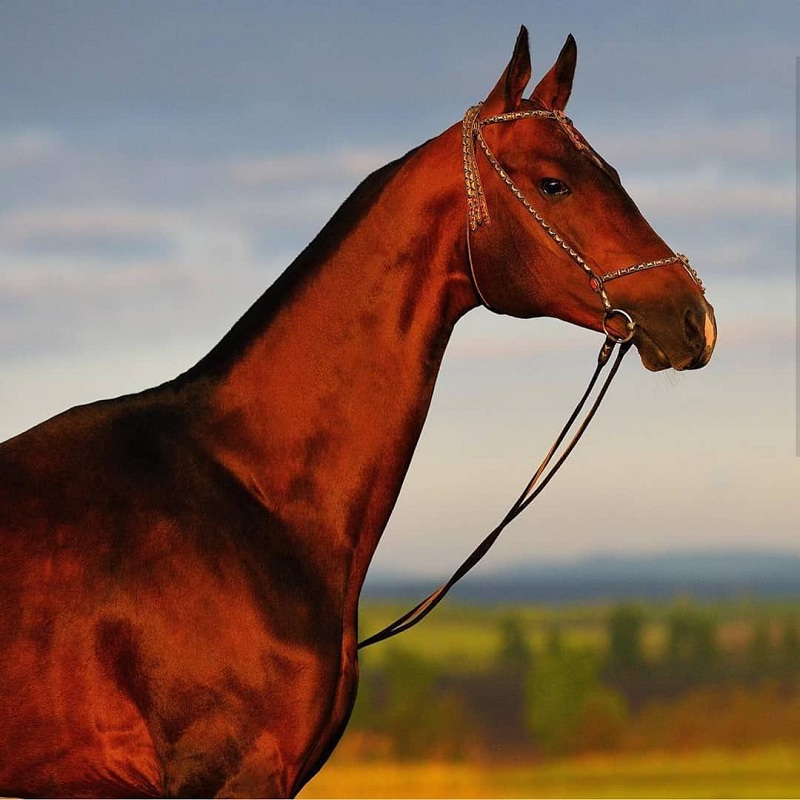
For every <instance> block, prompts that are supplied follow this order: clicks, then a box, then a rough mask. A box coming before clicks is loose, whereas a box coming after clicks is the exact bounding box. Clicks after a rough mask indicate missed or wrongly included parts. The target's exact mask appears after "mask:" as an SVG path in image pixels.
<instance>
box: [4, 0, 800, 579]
mask: <svg viewBox="0 0 800 800" xmlns="http://www.w3.org/2000/svg"><path fill="white" fill-rule="evenodd" d="M521 23H524V24H526V25H527V27H528V28H529V30H530V34H531V41H532V57H533V63H534V80H537V79H538V77H540V75H541V74H542V73H543V72H544V71H545V70H546V69H547V68H548V67H549V66H550V64H551V63H552V61H553V59H554V58H555V56H556V54H557V53H558V50H559V49H560V47H561V45H562V43H563V41H564V38H565V37H566V35H567V33H569V32H572V33H573V34H574V35H575V37H576V39H577V41H578V49H579V63H578V71H577V76H576V81H575V87H574V91H573V95H572V99H571V101H570V108H569V112H570V115H571V116H572V118H573V119H574V120H575V122H576V124H577V126H578V127H579V128H580V130H581V131H582V132H583V133H584V134H585V135H586V136H587V138H588V139H589V140H590V141H591V142H592V144H593V145H594V146H595V147H596V149H597V150H598V151H599V152H600V153H602V154H603V155H604V156H605V157H606V158H607V159H608V160H609V161H611V162H612V163H613V164H614V165H615V166H616V167H617V168H618V169H619V171H620V173H621V174H622V178H623V182H624V183H625V185H626V187H627V188H628V190H629V191H630V193H631V194H632V196H633V197H634V199H635V200H636V201H637V202H638V204H639V206H640V208H641V209H642V211H643V212H644V213H645V216H647V217H648V219H649V220H650V221H651V223H652V224H653V226H654V227H655V228H656V230H658V231H659V233H661V235H662V236H664V238H665V239H666V240H667V241H668V242H669V243H670V244H671V245H672V246H673V247H674V248H675V249H676V250H679V251H681V252H686V253H687V254H689V256H690V257H691V259H692V263H693V264H694V265H695V266H696V267H697V269H698V270H699V272H700V274H701V275H702V277H703V280H704V281H705V283H706V285H707V287H708V297H709V299H710V301H711V302H712V304H713V305H714V306H715V308H716V310H717V319H718V323H719V341H718V346H717V352H716V353H715V356H714V358H713V359H712V362H711V364H710V365H709V366H708V367H707V368H706V369H704V370H702V371H699V372H696V373H691V374H683V375H676V374H674V373H673V374H658V375H652V374H650V373H646V372H645V371H644V370H643V369H642V368H641V366H640V365H639V363H638V359H636V358H635V357H631V358H629V360H628V361H627V362H626V364H625V365H624V367H623V370H622V374H621V376H620V379H619V382H618V384H617V385H615V387H614V388H613V390H612V392H611V394H610V396H609V398H608V401H607V405H606V407H605V408H604V409H603V411H602V412H601V413H600V415H599V416H598V419H597V420H596V422H595V424H594V427H593V429H592V431H591V432H590V434H589V435H588V436H587V438H586V440H585V441H584V442H583V443H582V445H581V447H580V448H579V450H578V451H577V453H576V454H575V456H574V458H573V461H572V462H571V463H570V464H569V465H568V466H567V467H566V468H565V470H564V471H563V472H562V473H561V475H559V477H558V478H557V479H556V480H555V481H554V483H553V484H552V485H551V487H550V488H549V489H548V491H547V492H546V493H545V494H544V495H543V496H542V498H541V500H540V501H537V503H536V504H535V505H534V507H532V508H531V509H530V510H529V511H528V512H526V514H525V515H524V516H523V517H522V518H521V519H520V520H518V521H517V522H516V523H515V524H514V525H513V526H512V527H511V528H510V529H509V530H508V531H507V533H506V534H505V540H504V541H503V543H502V544H501V545H500V546H499V547H498V549H497V552H496V554H495V555H493V556H492V558H491V561H490V563H489V565H488V566H487V569H491V568H496V567H499V566H502V565H503V564H507V563H510V562H513V561H519V560H521V559H529V558H530V559H554V558H563V557H572V556H577V555H581V554H586V553H593V552H597V551H604V552H609V551H610V552H632V551H633V552H641V551H656V552H658V551H664V550H673V549H684V550H685V549H692V548H694V549H714V548H725V547H753V548H766V549H791V550H794V551H798V550H800V542H799V541H798V537H797V529H798V520H800V461H799V460H798V458H797V456H796V415H797V393H796V385H795V376H796V371H795V352H796V339H797V326H796V288H795V230H796V222H795V218H796V201H795V198H796V188H795V187H796V182H795V139H796V122H795V113H796V85H795V62H796V58H797V56H799V55H800V44H798V43H799V42H800V6H798V5H797V3H796V2H791V3H789V2H787V3H778V2H774V3H756V2H739V3H724V4H722V3H702V2H700V3H698V2H672V3H669V4H654V3H652V4H651V3H639V2H620V1H619V0H615V1H614V2H608V3H603V4H597V3H588V2H571V3H553V2H550V3H540V2H524V3H523V2H506V3H498V4H493V5H492V7H491V9H490V10H488V9H487V5H486V3H477V2H457V3H456V2H437V3H419V2H405V3H381V2H373V3H364V2H324V3H323V2H319V3H311V2H305V3H300V2H293V3H289V2H286V3H279V2H236V0H228V2H224V3H223V2H200V1H197V0H193V1H192V2H189V1H188V0H187V1H186V2H169V1H160V2H150V1H149V0H137V2H91V1H90V0H84V2H81V3H71V4H65V3H61V2H58V3H55V2H53V3H51V2H38V1H34V2H31V0H24V1H20V2H15V1H14V0H4V2H2V3H0V30H2V32H3V34H2V35H3V44H2V47H0V75H2V76H3V79H2V81H0V107H2V109H3V113H2V115H0V369H2V375H3V380H2V383H0V408H2V409H3V413H2V416H1V417H0V438H6V437H8V436H11V435H13V434H15V433H17V432H19V431H21V430H23V429H25V428H27V427H30V426H31V425H33V424H35V423H36V422H38V421H40V420H42V419H44V418H46V417H48V416H51V415H52V414H54V413H57V412H58V411H60V410H63V409H64V408H67V407H69V406H71V405H74V404H76V403H81V402H87V401H90V400H93V399H97V398H100V397H108V396H115V395H119V394H122V393H125V392H129V391H135V390H138V389H141V388H145V387H147V386H150V385H153V384H156V383H158V382H160V381H163V380H165V379H168V378H170V377H172V376H174V375H175V374H177V373H179V372H181V371H183V370H184V369H185V368H186V367H188V366H189V365H191V364H192V363H194V362H195V361H196V360H197V359H198V358H199V357H200V356H201V355H202V354H203V353H204V352H206V351H207V350H208V349H210V347H211V346H212V345H213V344H214V343H215V342H216V341H217V340H218V339H219V338H220V337H221V336H222V335H223V334H224V333H225V331H226V330H227V329H228V328H229V327H230V325H231V324H232V323H233V322H234V321H235V320H236V319H237V318H238V316H239V315H240V314H241V313H242V312H243V311H244V310H245V309H246V308H247V306H248V305H249V304H250V303H251V302H252V301H253V300H254V299H255V298H256V297H257V296H258V295H259V294H260V293H261V292H262V291H263V290H264V289H265V288H266V286H267V285H269V283H271V281H272V280H274V278H275V277H276V276H277V275H278V274H279V272H280V271H281V270H282V269H283V268H284V267H285V266H286V265H287V264H288V263H289V262H290V261H291V260H292V258H293V257H294V256H295V255H296V254H297V253H298V252H299V251H300V250H301V249H302V247H304V246H305V244H306V243H307V242H308V241H309V240H310V239H311V238H312V236H313V235H314V234H315V233H316V232H317V231H318V230H319V228H320V227H321V226H322V225H323V224H324V222H325V221H326V220H327V219H328V217H329V216H330V214H331V213H332V212H333V211H334V210H335V208H336V207H337V206H338V205H339V203H340V202H341V201H342V200H343V199H344V197H345V196H346V195H347V194H348V193H349V191H350V190H351V189H352V188H353V187H354V186H355V185H356V184H357V183H358V182H359V181H360V180H361V178H363V177H364V176H365V175H366V174H367V173H368V172H369V171H371V170H372V169H374V168H375V167H377V166H380V165H381V164H382V163H385V162H386V161H388V160H390V159H393V158H395V157H397V156H399V155H401V154H402V153H404V152H406V151H407V150H409V149H410V148H411V147H413V146H415V145H417V144H418V143H420V142H421V141H423V140H425V139H428V138H430V137H431V136H433V135H435V134H437V133H439V132H440V131H442V130H444V129H445V128H446V127H448V126H449V125H450V124H452V123H453V122H455V121H456V120H458V119H460V118H461V116H462V114H463V112H464V109H465V108H466V107H467V106H469V105H471V104H473V103H474V102H475V101H476V100H479V99H481V98H482V97H484V96H485V95H486V93H487V92H488V91H489V89H491V87H492V86H493V85H494V83H495V81H496V79H497V77H498V76H499V74H500V72H501V71H502V69H503V67H504V66H505V64H506V63H507V61H508V59H509V57H510V54H511V49H512V46H513V42H514V38H515V36H516V33H517V30H518V28H519V25H520V24H521ZM597 346H598V341H597V336H596V334H592V333H589V332H586V331H580V330H577V329H574V328H570V327H568V326H566V325H564V324H562V323H556V322H551V321H546V320H543V321H528V322H520V321H516V320H510V319H505V318H498V317H494V316H493V315H491V314H490V313H489V312H487V311H485V310H483V309H479V310H476V311H474V312H472V313H471V314H470V315H468V317H467V318H466V319H465V320H463V321H462V322H461V323H460V324H459V327H458V328H457V330H456V335H455V337H454V339H453V342H452V344H451V347H450V351H449V353H448V355H447V356H446V357H445V362H444V366H443V369H442V374H441V378H440V381H439V384H438V387H437V392H436V396H435V398H434V404H433V408H432V410H431V414H430V417H429V420H428V424H427V426H426V429H425V432H424V434H423V438H422V440H421V442H420V446H419V449H418V452H417V455H416V457H415V460H414V463H413V465H412V469H411V472H410V474H409V477H408V480H407V482H406V485H405V487H404V490H403V493H402V494H401V497H400V500H399V502H398V506H397V509H396V512H395V515H394V516H393V518H392V521H391V522H390V525H389V528H388V530H387V533H386V535H385V537H384V541H383V542H382V544H381V546H380V548H379V552H378V556H377V560H376V566H377V567H378V568H379V569H382V570H390V569H397V570H405V571H407V570H417V571H422V572H426V573H430V574H440V573H442V572H445V571H446V570H447V568H448V565H450V564H451V563H452V562H454V561H457V560H459V559H460V556H462V555H463V554H465V553H466V552H467V551H468V550H469V549H470V548H471V546H472V544H473V543H474V542H475V541H477V540H478V539H479V538H481V537H482V536H483V534H484V532H485V531H486V530H487V529H488V528H490V527H491V526H492V525H493V524H494V523H495V522H496V521H497V520H498V519H499V517H500V516H502V514H503V513H504V511H505V510H506V507H507V506H508V504H509V503H510V502H511V501H512V500H513V499H514V497H515V496H516V494H517V492H518V490H519V488H520V487H521V486H522V485H524V483H525V482H526V480H527V477H528V475H529V474H530V472H531V471H532V469H533V467H534V466H535V464H536V463H537V462H538V459H539V457H540V455H541V453H542V452H543V451H544V450H545V449H546V448H547V447H548V446H549V443H550V440H551V439H552V437H553V436H554V435H555V433H556V431H557V430H558V429H559V428H560V426H561V423H562V421H563V418H564V417H565V416H566V414H567V409H568V407H571V405H572V403H573V402H574V400H575V398H576V397H577V395H578V394H579V393H580V391H581V389H582V385H583V383H584V382H585V380H586V379H587V378H588V374H589V372H590V371H591V368H592V362H593V359H594V357H595V351H596V348H597Z"/></svg>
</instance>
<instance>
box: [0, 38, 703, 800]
mask: <svg viewBox="0 0 800 800" xmlns="http://www.w3.org/2000/svg"><path fill="white" fill-rule="evenodd" d="M576 54H577V48H576V44H575V41H574V39H573V38H572V36H570V37H569V38H568V39H567V42H566V44H565V45H564V46H563V48H562V50H561V52H560V54H559V55H558V58H557V60H556V61H555V63H554V64H553V66H552V68H551V69H550V70H549V71H548V72H547V73H546V74H545V75H544V77H543V78H542V79H541V81H540V82H539V83H538V85H537V86H536V88H535V89H534V90H533V92H532V94H530V96H528V97H525V96H524V95H525V90H526V86H527V84H528V82H529V80H530V76H531V64H530V55H529V47H528V36H527V31H526V29H525V28H524V26H523V27H522V28H521V30H520V33H519V36H518V38H517V41H516V44H515V46H514V49H513V54H512V57H511V60H510V61H509V63H508V66H507V67H506V69H505V70H504V71H503V73H502V75H501V76H500V79H499V80H498V82H497V84H496V85H495V86H494V88H493V89H492V91H491V92H490V93H489V94H488V96H486V98H485V99H484V101H483V102H482V103H480V104H478V105H476V106H473V107H472V108H471V109H470V110H469V111H468V112H467V114H466V115H465V117H464V119H463V120H462V121H460V122H458V123H456V124H455V125H453V126H451V127H450V128H448V129H447V130H445V131H444V132H443V133H442V134H440V135H439V136H437V137H435V138H433V139H431V140H430V141H428V142H426V143H425V144H423V145H421V146H419V147H417V148H415V149H413V150H411V151H410V152H409V153H407V154H406V155H405V156H403V157H402V158H399V159H398V160H396V161H394V162H392V163H390V164H387V165H386V166H384V167H382V168H380V169H378V170H377V171H376V172H374V173H373V174H372V175H370V176H369V177H367V178H366V179H365V180H364V181H363V182H362V183H361V184H360V185H359V186H358V187H357V188H356V189H355V191H354V192H353V194H352V195H351V196H350V197H349V198H348V199H347V200H346V201H345V202H344V203H343V204H342V206H341V207H340V208H339V210H338V211H337V212H336V213H335V214H334V216H333V217H332V218H331V220H330V221H329V222H328V223H327V224H326V225H325V227H324V228H323V229H322V231H321V232H320V233H319V234H318V235H317V236H316V238H315V239H314V240H313V241H312V242H311V243H310V244H309V246H308V247H307V248H306V249H305V250H304V251H303V252H302V253H301V254H300V255H299V256H298V257H297V258H296V260H295V261H294V262H293V263H292V264H291V265H290V266H289V267H288V268H287V269H286V270H285V272H283V273H282V274H281V275H280V277H279V278H278V279H277V280H276V281H275V283H274V284H273V285H272V286H270V287H269V288H268V289H267V290H266V292H265V293H264V294H263V295H262V296H261V297H260V298H259V299H257V301H256V302H255V303H254V304H253V305H252V306H251V307H250V309H249V310H248V311H246V313H245V314H244V315H243V316H242V317H241V319H240V320H239V321H238V322H237V323H236V324H235V325H234V326H233V327H232V329H231V330H230V331H229V333H228V334H227V335H226V336H225V337H224V338H223V339H222V340H221V341H220V342H219V343H218V344H217V345H216V346H215V347H214V348H213V349H212V350H211V351H210V352H209V353H208V354H207V355H206V356H204V357H203V358H202V359H201V360H200V361H199V362H198V363H197V364H195V365H194V366H192V367H190V368H189V369H188V370H187V371H186V372H184V373H183V374H181V375H179V376H178V377H176V378H175V379H174V380H171V381H169V382H167V383H164V384H163V385H160V386H157V387H155V388H151V389H147V390H145V391H142V392H141V393H138V394H132V395H128V396H124V397H119V398H116V399H108V400H102V401H99V402H95V403H91V404H89V405H84V406H79V407H76V408H72V409H70V410H68V411H65V412H64V413H62V414H59V415H57V416H55V417H53V418H52V419H50V420H48V421H46V422H44V423H42V424H40V425H38V426H36V427H33V428H32V429H30V430H28V431H27V432H25V433H22V434H20V435H19V436H16V437H14V438H12V439H10V440H8V441H7V442H5V443H4V444H3V445H2V447H0V565H1V566H0V649H1V650H2V652H3V658H2V660H0V732H1V734H0V736H1V737H2V738H1V740H0V790H2V792H4V793H6V794H11V795H16V796H20V797H26V796H41V795H47V796H60V797H65V796H73V795H79V796H82V797H93V796H105V797H114V796H119V797H122V796H141V797H155V796H186V797H190V796H204V797H208V796H229V797H230V796H262V797H286V796H294V795H295V794H296V793H297V792H299V791H300V789H301V788H302V787H303V785H304V784H305V783H306V782H307V781H308V780H309V779H310V778H311V777H312V776H313V775H314V774H315V773H316V771H317V770H319V769H320V767H321V766H322V765H323V764H324V762H325V761H326V759H327V758H328V756H329V755H330V753H331V752H332V750H333V748H334V747H335V745H336V743H337V741H338V740H339V738H340V736H341V734H342V732H343V731H344V728H345V726H346V724H347V720H348V717H349V714H350V711H351V708H352V705H353V702H354V699H355V693H356V686H357V680H358V659H357V627H358V600H359V594H360V590H361V587H362V583H363V581H364V577H365V575H366V572H367V568H368V565H369V563H370V559H371V557H372V555H373V553H374V551H375V548H376V546H377V544H378V540H379V539H380V537H381V534H382V532H383V530H384V527H385V525H386V523H387V521H388V519H389V516H390V514H391V512H392V509H393V506H394V504H395V501H396V499H397V496H398V493H399V490H400V486H401V483H402V481H403V478H404V476H405V474H406V471H407V469H408V466H409V462H410V459H411V455H412V453H413V451H414V448H415V445H416V442H417V440H418V437H419V436H420V432H421V429H422V426H423V423H424V420H425V417H426V413H427V410H428V407H429V403H430V400H431V394H432V391H433V387H434V382H435V380H436V376H437V372H438V369H439V366H440V363H441V361H442V358H443V355H444V352H445V347H446V345H447V343H448V339H449V337H450V335H451V332H452V330H453V328H454V325H455V324H456V322H457V321H458V320H459V319H460V318H461V317H462V316H463V315H464V314H466V313H467V312H468V311H470V310H471V309H474V308H477V307H479V306H481V305H485V306H487V307H488V308H490V309H491V310H492V311H494V312H496V313H500V314H508V315H513V316H516V317H521V318H534V317H541V316H548V317H556V318H559V319H561V320H564V321H566V322H569V323H572V324H575V325H579V326H582V327H585V328H589V329H592V330H596V331H598V332H601V331H604V332H605V333H606V334H607V335H608V336H610V337H611V338H612V339H613V340H615V341H628V340H629V341H631V342H632V344H633V345H635V347H636V348H637V349H638V352H639V355H640V358H641V361H642V363H643V365H644V366H645V367H646V368H647V369H650V370H661V369H667V368H670V367H671V368H673V369H675V370H685V369H696V368H698V367H702V366H703V365H705V364H706V363H707V362H708V360H709V358H710V357H711V353H712V350H713V348H714V343H715V339H716V324H715V321H714V313H713V309H712V307H711V306H710V305H709V303H708V302H707V300H706V299H705V296H704V290H703V287H702V284H701V283H700V280H699V278H698V276H697V273H695V272H694V270H693V269H692V268H691V267H690V266H689V262H688V261H687V260H686V258H685V257H683V256H678V255H676V254H675V253H673V252H672V250H670V248H669V247H668V246H667V245H666V244H665V242H664V241H663V240H662V239H661V238H659V236H658V235H657V234H656V233H655V232H654V230H653V229H652V228H651V226H650V225H649V224H648V223H647V221H646V220H645V219H644V218H643V216H642V215H641V214H640V212H639V211H638V209H637V207H636V206H635V204H634V202H633V201H632V200H631V198H630V197H629V196H628V195H627V193H626V192H625V190H624V189H623V188H622V185H621V183H620V180H619V176H618V174H617V172H616V171H615V170H614V168H613V167H611V166H610V165H609V164H608V163H607V162H606V161H605V160H604V159H602V157H601V156H599V155H598V154H597V153H596V151H594V149H593V148H592V147H591V146H590V145H589V144H588V142H587V141H586V140H585V139H584V138H583V137H582V136H581V135H580V134H579V133H578V131H577V129H576V128H575V127H574V126H573V124H572V123H571V121H570V120H569V119H568V118H567V117H566V116H565V114H564V109H565V106H566V104H567V100H568V98H569V95H570V92H571V90H572V82H573V76H574V72H575V64H576ZM612 280H613V281H614V283H613V284H611V285H610V286H609V285H608V284H609V283H610V281H612Z"/></svg>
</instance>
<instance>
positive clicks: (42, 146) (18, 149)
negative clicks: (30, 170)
mask: <svg viewBox="0 0 800 800" xmlns="http://www.w3.org/2000/svg"><path fill="white" fill-rule="evenodd" d="M58 148H59V140H58V138H57V137H56V136H54V135H53V134H52V133H50V132H48V131H44V130H37V129H34V128H31V129H29V130H23V131H17V132H15V133H8V134H6V135H5V136H2V137H0V171H5V170H11V169H18V168H20V167H28V166H31V165H33V164H38V163H40V162H41V161H44V160H46V159H48V158H50V157H51V156H53V155H54V154H55V153H56V152H57V150H58Z"/></svg>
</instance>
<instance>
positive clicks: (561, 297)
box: [463, 27, 716, 370]
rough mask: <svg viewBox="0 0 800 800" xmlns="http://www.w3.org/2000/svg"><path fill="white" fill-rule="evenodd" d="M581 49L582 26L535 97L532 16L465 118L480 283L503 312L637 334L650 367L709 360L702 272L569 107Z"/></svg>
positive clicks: (621, 336) (710, 326) (709, 312)
mask: <svg viewBox="0 0 800 800" xmlns="http://www.w3.org/2000/svg"><path fill="white" fill-rule="evenodd" d="M576 55H577V50H576V46H575V40H574V39H573V38H572V36H570V37H569V38H568V39H567V42H566V44H565V45H564V48H563V49H562V51H561V53H560V54H559V56H558V59H557V61H556V63H555V64H554V65H553V67H552V69H551V70H550V71H549V72H548V73H547V74H546V75H545V76H544V78H543V79H542V80H541V81H540V83H539V84H538V86H537V87H536V88H535V89H534V90H533V93H532V95H531V96H530V98H529V99H525V98H523V92H524V90H525V87H526V85H527V83H528V81H529V79H530V74H531V68H530V56H529V51H528V36H527V31H526V30H525V28H524V27H523V28H522V30H521V31H520V35H519V37H518V39H517V43H516V47H515V49H514V54H513V56H512V58H511V61H510V63H509V65H508V67H507V68H506V70H505V72H504V73H503V75H502V76H501V77H500V80H499V81H498V83H497V85H496V86H495V88H494V89H493V90H492V92H491V93H490V94H489V96H488V97H487V99H486V100H485V101H484V103H482V104H481V105H480V106H476V107H474V108H473V109H470V110H469V111H468V112H467V114H466V116H465V118H464V126H463V151H464V172H465V179H466V184H467V195H468V198H469V227H470V230H469V232H468V236H467V238H468V244H469V247H470V263H471V269H472V274H473V279H474V283H475V288H476V289H477V292H478V294H479V295H480V297H481V299H482V300H483V302H484V303H485V304H486V305H487V306H488V307H489V308H490V309H492V310H494V311H497V312H499V313H504V314H510V315H513V316H518V317H534V316H551V317H558V318H560V319H563V320H566V321H568V322H572V323H575V324H577V325H582V326H584V327H587V328H592V329H595V330H602V329H604V328H606V329H607V332H609V333H610V334H611V335H612V336H613V337H614V338H616V339H618V340H625V339H627V338H628V337H632V340H633V343H634V344H635V345H636V347H637V348H638V350H639V353H640V356H641V359H642V363H643V364H644V365H645V366H646V367H647V368H648V369H651V370H660V369H666V368H668V367H673V368H674V369H678V370H682V369H694V368H697V367H702V366H704V365H705V364H706V363H708V360H709V358H710V357H711V353H712V351H713V349H714V343H715V340H716V324H715V321H714V311H713V309H712V307H711V306H710V305H709V303H708V302H707V301H706V299H705V297H704V293H703V287H702V284H701V283H700V279H699V278H698V277H697V274H696V273H695V272H694V270H693V269H692V268H691V267H690V266H689V263H688V261H687V260H686V259H685V258H684V257H683V256H678V255H676V254H675V253H674V252H673V251H672V250H671V249H670V248H669V247H668V246H667V245H666V244H665V243H664V241H663V240H662V239H661V238H660V237H659V236H658V235H657V234H656V233H655V231H654V230H653V229H652V228H651V227H650V225H649V224H648V223H647V221H646V220H645V219H644V217H643V216H642V215H641V213H640V212H639V210H638V209H637V207H636V205H635V204H634V202H633V200H631V198H630V197H629V196H628V194H627V193H626V191H625V190H624V189H623V188H622V184H621V183H620V180H619V175H618V174H617V172H616V170H615V169H614V168H613V167H611V166H610V165H609V164H608V163H606V162H605V161H604V160H603V159H602V158H601V157H600V156H599V155H598V154H597V153H596V152H595V151H594V150H593V149H592V148H591V147H590V146H589V144H588V143H587V142H586V140H585V139H583V137H582V136H581V135H580V134H579V133H578V132H577V131H576V130H575V128H574V127H573V126H572V123H571V122H570V120H569V119H568V118H567V117H566V116H564V113H563V112H564V108H565V106H566V104H567V100H568V98H569V95H570V92H571V89H572V78H573V74H574V71H575V62H576Z"/></svg>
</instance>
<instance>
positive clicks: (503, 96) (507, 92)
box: [482, 25, 531, 116]
mask: <svg viewBox="0 0 800 800" xmlns="http://www.w3.org/2000/svg"><path fill="white" fill-rule="evenodd" d="M530 79H531V53H530V50H529V48H528V29H527V28H526V27H525V26H524V25H522V26H521V27H520V29H519V35H518V36H517V42H516V44H515V45H514V54H513V55H512V56H511V61H509V62H508V66H507V67H506V69H505V72H504V73H503V74H502V75H501V76H500V80H499V81H497V85H496V86H495V87H494V89H492V91H491V93H490V94H489V96H488V97H487V98H486V100H485V101H484V103H483V112H482V113H483V115H484V116H490V115H492V114H504V113H505V112H506V111H514V110H516V109H517V108H519V104H520V101H521V100H522V95H523V93H524V91H525V87H526V86H527V85H528V81H529V80H530Z"/></svg>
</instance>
